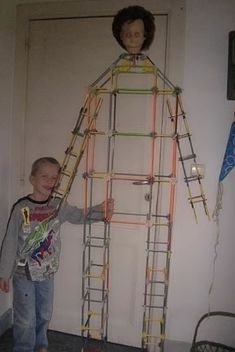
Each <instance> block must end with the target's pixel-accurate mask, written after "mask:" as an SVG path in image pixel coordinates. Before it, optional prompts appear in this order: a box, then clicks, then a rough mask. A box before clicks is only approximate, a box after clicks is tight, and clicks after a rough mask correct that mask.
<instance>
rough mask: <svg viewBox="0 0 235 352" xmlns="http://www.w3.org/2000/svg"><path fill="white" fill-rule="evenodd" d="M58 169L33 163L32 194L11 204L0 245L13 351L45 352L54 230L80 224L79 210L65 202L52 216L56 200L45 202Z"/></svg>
mask: <svg viewBox="0 0 235 352" xmlns="http://www.w3.org/2000/svg"><path fill="white" fill-rule="evenodd" d="M59 170H60V164H59V163H58V161H57V160H56V159H54V158H51V157H43V158H40V159H37V160H36V161H35V162H34V163H33V165H32V170H31V175H30V182H31V184H32V186H33V192H32V194H29V195H27V196H26V197H23V198H21V199H19V200H18V201H17V202H16V203H15V204H14V205H13V207H12V210H11V215H10V217H9V220H8V224H7V230H6V234H5V237H4V240H3V243H2V248H1V253H0V290H2V291H3V292H9V280H10V278H11V277H12V278H13V315H14V323H13V333H14V352H33V351H35V350H36V351H38V352H39V351H40V352H46V351H48V350H47V348H48V339H47V329H48V325H49V322H50V319H51V315H52V308H53V282H54V274H55V272H56V271H57V270H58V267H59V256H60V226H61V224H62V223H63V222H65V221H69V222H70V223H73V224H81V223H83V222H84V220H85V215H84V211H83V209H78V208H77V207H75V206H71V205H69V204H68V203H66V202H64V203H63V204H62V206H61V207H60V208H59V211H58V213H56V216H55V209H56V206H57V205H58V203H59V201H60V199H58V198H53V199H51V200H50V195H51V193H52V191H53V187H54V186H55V183H56V180H57V177H58V173H59ZM104 207H105V202H103V203H101V204H98V205H96V206H94V207H92V208H91V209H90V211H89V213H88V215H87V218H88V219H90V221H101V220H103V219H104ZM107 208H108V209H107V210H108V215H109V217H110V216H111V215H112V212H113V200H108V205H107ZM50 216H51V218H50V221H49V222H48V221H47V220H46V219H48V217H50ZM43 220H44V221H43Z"/></svg>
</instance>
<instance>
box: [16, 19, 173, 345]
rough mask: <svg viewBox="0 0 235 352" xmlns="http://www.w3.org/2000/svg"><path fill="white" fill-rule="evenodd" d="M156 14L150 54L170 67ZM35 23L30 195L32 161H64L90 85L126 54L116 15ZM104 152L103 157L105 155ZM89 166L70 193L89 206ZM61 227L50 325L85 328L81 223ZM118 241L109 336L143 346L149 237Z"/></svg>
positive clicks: (164, 23) (164, 29)
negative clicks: (85, 179) (85, 187)
mask: <svg viewBox="0 0 235 352" xmlns="http://www.w3.org/2000/svg"><path fill="white" fill-rule="evenodd" d="M155 18H156V37H155V40H154V43H153V44H152V46H151V49H150V51H149V52H147V55H148V56H150V57H151V59H152V61H153V62H154V63H156V65H157V66H158V67H159V68H160V69H161V71H166V69H167V68H166V63H167V54H168V53H167V41H168V30H169V16H168V14H166V13H164V14H156V15H155ZM29 24H30V25H29V29H28V36H29V41H28V60H27V87H26V105H25V120H24V128H23V133H24V138H23V140H22V142H21V146H20V148H22V150H23V155H22V160H21V162H22V164H23V169H24V174H25V175H26V178H25V182H24V185H23V188H24V189H23V193H24V194H25V193H28V192H29V191H30V187H29V186H28V182H27V175H28V174H29V171H30V166H31V163H32V161H33V160H35V159H36V158H38V157H41V156H53V157H56V158H57V159H58V160H59V161H62V160H63V157H64V151H65V149H66V147H67V145H68V142H69V138H70V132H71V131H72V129H73V127H74V125H75V122H76V119H77V117H78V114H79V109H80V107H81V106H82V102H83V98H84V96H85V93H86V87H87V86H88V85H90V84H91V83H92V82H94V81H95V80H96V79H97V78H98V77H99V76H100V74H102V73H103V72H104V71H105V70H106V69H107V68H108V67H109V66H110V65H111V64H112V63H113V62H114V61H115V60H116V59H117V57H118V56H119V55H120V54H121V53H122V49H121V48H120V47H119V46H118V44H117V43H116V41H115V40H114V38H113V37H112V32H111V24H112V17H111V16H107V17H102V16H100V15H99V16H90V17H89V16H86V17H76V16H73V17H72V18H71V17H70V18H56V19H34V20H32V21H30V22H29ZM137 111H138V107H137ZM130 148H131V146H130ZM99 157H100V160H102V156H99ZM123 158H125V156H124V155H123ZM82 167H83V166H82V164H81V169H80V170H79V173H78V177H77V180H75V182H74V184H73V187H72V192H71V196H70V197H69V201H70V202H71V203H73V204H77V205H78V206H82V196H81V194H82V184H81V182H80V178H81V177H79V176H81V174H82ZM124 196H125V192H123V197H124ZM101 200H102V199H99V200H98V201H101ZM61 233H62V253H61V264H60V270H59V272H58V273H57V275H56V281H55V302H54V313H53V318H52V322H51V326H50V328H51V329H54V330H59V331H64V332H68V333H73V334H80V321H81V319H80V317H81V283H82V279H81V278H82V267H81V263H82V260H81V258H82V227H81V226H74V225H70V224H65V225H63V227H62V231H61ZM127 233H128V229H127V231H126V234H127ZM112 241H113V245H115V250H114V251H113V252H111V255H112V260H111V262H112V266H113V267H112V268H111V275H112V278H111V283H113V287H111V288H110V317H109V336H108V338H109V340H110V341H112V342H117V343H122V344H128V345H134V346H140V343H141V326H142V307H141V305H142V303H143V290H144V265H145V253H144V247H143V242H142V240H140V238H139V236H133V234H132V233H131V232H130V234H129V235H128V236H126V235H125V236H123V235H120V236H116V237H115V238H113V240H112Z"/></svg>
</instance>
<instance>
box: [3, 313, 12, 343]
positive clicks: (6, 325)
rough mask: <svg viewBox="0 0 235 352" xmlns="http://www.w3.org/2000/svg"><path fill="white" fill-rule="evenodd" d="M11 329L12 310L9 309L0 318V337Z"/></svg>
mask: <svg viewBox="0 0 235 352" xmlns="http://www.w3.org/2000/svg"><path fill="white" fill-rule="evenodd" d="M11 327H12V309H11V308H9V309H8V310H7V311H6V312H5V313H3V314H2V315H1V316H0V336H1V335H2V334H4V332H5V331H7V330H8V329H10V328H11Z"/></svg>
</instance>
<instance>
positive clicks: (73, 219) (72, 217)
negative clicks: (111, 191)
mask: <svg viewBox="0 0 235 352" xmlns="http://www.w3.org/2000/svg"><path fill="white" fill-rule="evenodd" d="M113 208H114V201H113V199H108V200H107V202H105V201H104V202H102V203H100V204H97V205H95V206H94V207H91V208H90V210H89V211H88V214H87V216H86V215H85V212H84V209H79V208H78V207H76V206H72V205H69V204H65V206H64V207H62V209H61V213H60V218H61V222H65V221H68V222H70V223H72V224H82V223H84V221H85V218H86V217H87V219H88V220H89V221H92V222H96V221H103V220H104V219H110V218H111V217H112V214H113Z"/></svg>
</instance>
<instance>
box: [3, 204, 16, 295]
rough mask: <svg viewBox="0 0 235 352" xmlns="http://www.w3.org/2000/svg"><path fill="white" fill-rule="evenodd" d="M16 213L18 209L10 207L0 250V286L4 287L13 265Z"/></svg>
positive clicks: (7, 287) (14, 257) (6, 286)
mask: <svg viewBox="0 0 235 352" xmlns="http://www.w3.org/2000/svg"><path fill="white" fill-rule="evenodd" d="M18 213H19V211H17V209H16V208H13V209H12V211H11V215H10V217H9V220H8V223H7V229H6V233H5V236H4V238H3V242H2V246H1V250H0V278H1V280H2V282H1V287H4V288H5V289H9V286H8V285H9V284H7V281H8V280H9V279H10V277H11V276H12V273H13V270H14V266H15V260H16V253H17V248H18V231H19V229H18V227H19V215H18ZM5 292H7V291H5Z"/></svg>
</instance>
